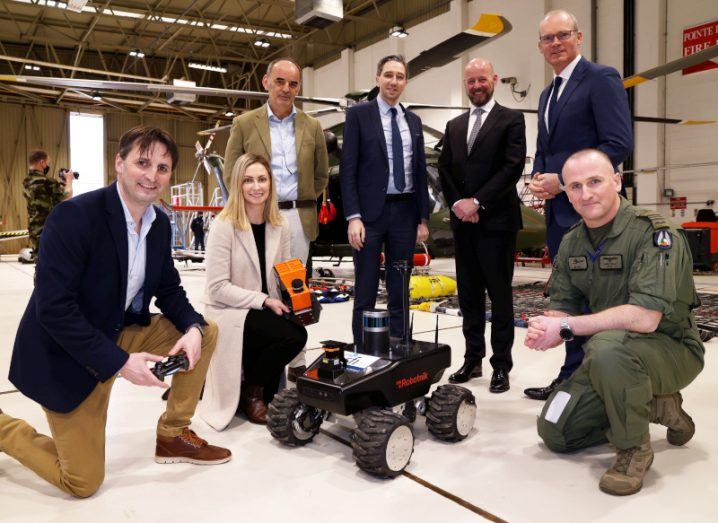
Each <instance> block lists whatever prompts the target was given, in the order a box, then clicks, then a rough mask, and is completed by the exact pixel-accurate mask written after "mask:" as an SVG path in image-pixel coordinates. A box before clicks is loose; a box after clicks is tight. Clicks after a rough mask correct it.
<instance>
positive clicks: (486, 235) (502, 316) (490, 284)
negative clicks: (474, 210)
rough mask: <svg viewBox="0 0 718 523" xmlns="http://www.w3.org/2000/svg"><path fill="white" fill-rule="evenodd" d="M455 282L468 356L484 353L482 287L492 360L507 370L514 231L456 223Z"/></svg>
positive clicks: (511, 322)
mask: <svg viewBox="0 0 718 523" xmlns="http://www.w3.org/2000/svg"><path fill="white" fill-rule="evenodd" d="M453 232H454V242H455V245H456V254H455V255H456V280H457V281H456V283H457V287H458V293H459V307H460V309H461V314H462V317H463V331H464V338H465V340H466V352H465V353H464V358H466V359H467V360H480V359H482V358H483V357H484V356H485V355H486V341H485V338H484V331H485V328H486V291H488V293H489V298H490V299H491V349H492V351H493V355H492V356H491V360H490V361H491V366H492V367H493V368H494V369H504V370H506V371H507V372H508V371H510V370H511V367H513V360H512V359H511V347H512V345H513V343H514V305H513V299H512V291H511V280H512V278H513V275H514V252H515V251H516V234H517V232H516V231H482V230H481V229H480V226H479V225H478V224H473V223H461V224H460V225H459V226H458V227H457V228H455V229H454V231H453Z"/></svg>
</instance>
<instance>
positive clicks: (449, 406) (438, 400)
mask: <svg viewBox="0 0 718 523" xmlns="http://www.w3.org/2000/svg"><path fill="white" fill-rule="evenodd" d="M475 420H476V399H475V398H474V395H473V394H472V392H471V391H470V390H469V389H467V388H464V387H460V386H458V385H442V386H441V387H439V388H438V389H436V390H435V391H434V393H433V394H432V395H431V398H429V402H428V405H427V410H426V426H427V427H428V429H429V432H431V433H432V434H433V435H434V436H435V437H436V438H438V439H440V440H443V441H461V440H462V439H464V438H465V437H466V436H468V435H469V432H471V429H472V428H473V426H474V421H475Z"/></svg>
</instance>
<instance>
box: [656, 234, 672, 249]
mask: <svg viewBox="0 0 718 523" xmlns="http://www.w3.org/2000/svg"><path fill="white" fill-rule="evenodd" d="M653 245H655V246H656V247H658V248H659V249H661V250H664V251H667V250H668V249H670V248H671V247H673V236H671V231H667V230H665V229H660V230H658V231H656V232H654V233H653Z"/></svg>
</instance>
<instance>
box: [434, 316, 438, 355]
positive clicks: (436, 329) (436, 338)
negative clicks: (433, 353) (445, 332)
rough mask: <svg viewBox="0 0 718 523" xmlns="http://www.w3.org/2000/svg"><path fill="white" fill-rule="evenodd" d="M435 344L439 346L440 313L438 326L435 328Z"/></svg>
mask: <svg viewBox="0 0 718 523" xmlns="http://www.w3.org/2000/svg"><path fill="white" fill-rule="evenodd" d="M434 345H436V346H437V347H438V346H439V315H438V314H437V315H436V328H435V329H434Z"/></svg>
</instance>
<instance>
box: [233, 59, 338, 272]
mask: <svg viewBox="0 0 718 523" xmlns="http://www.w3.org/2000/svg"><path fill="white" fill-rule="evenodd" d="M262 85H263V86H264V89H265V90H266V91H267V92H268V93H269V100H268V101H267V103H266V104H265V105H263V106H262V107H260V108H259V109H255V110H253V111H249V112H246V113H243V114H241V115H240V116H237V117H236V118H235V119H234V122H233V123H232V130H231V132H230V135H229V141H228V142H227V150H226V152H225V157H224V169H225V173H227V177H228V178H229V177H230V176H231V175H232V168H233V167H234V164H235V162H236V161H237V158H239V157H240V156H241V155H242V154H244V153H254V154H259V155H262V156H265V157H266V158H267V159H268V160H269V162H270V163H271V165H272V175H273V176H274V180H275V182H276V187H277V198H278V201H279V209H280V211H281V212H282V215H283V216H284V218H285V219H286V220H287V223H288V224H289V230H290V231H291V234H292V243H291V256H292V258H299V259H300V260H302V263H304V264H305V265H306V263H307V258H308V257H309V242H310V241H314V240H315V239H316V238H317V234H318V232H319V228H318V225H317V198H319V196H320V195H321V194H322V191H323V190H324V188H325V187H326V186H327V182H328V180H329V162H328V158H327V145H326V142H325V141H324V133H323V131H322V126H321V124H320V123H319V121H318V120H317V119H316V118H312V117H311V116H309V115H307V114H306V113H304V112H303V111H301V110H298V109H297V108H296V107H294V99H295V98H296V96H297V93H299V89H300V88H301V69H300V68H299V66H298V65H297V64H296V63H295V62H294V61H293V60H291V59H288V58H281V59H278V60H274V61H273V62H272V63H270V64H269V66H268V67H267V74H265V75H264V78H263V79H262Z"/></svg>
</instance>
